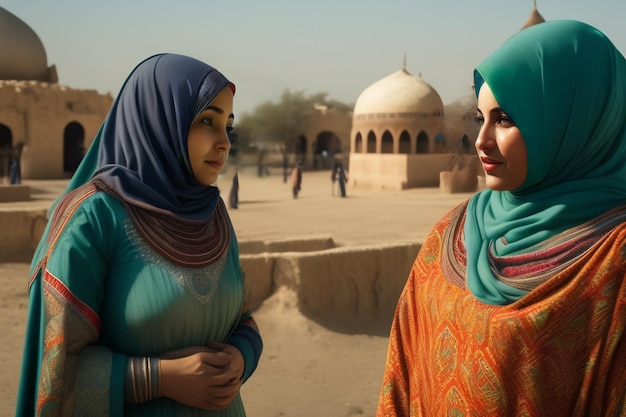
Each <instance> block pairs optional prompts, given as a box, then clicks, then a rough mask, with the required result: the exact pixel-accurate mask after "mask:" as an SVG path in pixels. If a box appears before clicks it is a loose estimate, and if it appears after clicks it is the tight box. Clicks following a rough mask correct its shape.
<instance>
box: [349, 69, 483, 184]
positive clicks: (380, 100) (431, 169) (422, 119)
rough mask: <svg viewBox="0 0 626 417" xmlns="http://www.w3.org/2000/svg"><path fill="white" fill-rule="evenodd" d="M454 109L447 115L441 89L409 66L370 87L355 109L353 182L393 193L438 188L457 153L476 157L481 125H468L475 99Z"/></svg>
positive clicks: (352, 153) (352, 147)
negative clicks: (474, 139)
mask: <svg viewBox="0 0 626 417" xmlns="http://www.w3.org/2000/svg"><path fill="white" fill-rule="evenodd" d="M468 91H469V87H468ZM461 103H462V104H461ZM455 107H459V108H458V109H457V110H456V111H453V112H451V113H452V114H451V115H450V116H447V115H446V112H445V107H444V104H443V101H442V100H441V97H440V96H439V94H438V93H437V91H436V90H435V89H434V88H433V87H432V86H431V85H430V84H428V83H427V82H426V81H424V80H423V79H422V78H421V77H419V76H415V75H413V74H411V73H409V72H408V71H407V70H406V67H403V68H402V69H401V70H399V71H396V72H394V73H392V74H390V75H388V76H386V77H384V78H382V79H381V80H378V81H376V82H375V83H373V84H372V85H370V86H369V87H367V88H366V89H365V90H363V92H362V93H361V94H360V95H359V97H358V99H357V101H356V104H355V106H354V114H353V121H352V130H351V134H350V177H349V183H350V184H351V185H352V186H357V187H362V186H365V187H374V188H391V189H406V188H414V187H436V186H438V185H439V173H440V172H441V171H445V170H449V169H452V167H453V165H454V161H455V160H456V159H457V158H458V156H459V155H464V154H465V155H469V154H473V153H474V151H473V147H472V146H471V145H470V139H469V138H472V137H475V135H476V133H477V131H478V126H477V125H476V124H475V123H464V121H465V122H467V121H468V119H469V118H468V117H466V114H467V113H468V112H470V111H471V110H472V109H475V107H476V104H475V99H468V100H464V101H460V102H459V103H458V104H455ZM452 126H454V128H451V127H452ZM459 129H460V131H459Z"/></svg>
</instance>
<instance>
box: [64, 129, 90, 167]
mask: <svg viewBox="0 0 626 417" xmlns="http://www.w3.org/2000/svg"><path fill="white" fill-rule="evenodd" d="M83 156H85V129H84V128H83V126H82V125H81V124H80V123H77V122H70V123H68V125H67V126H65V131H64V132H63V172H66V173H70V174H73V173H74V172H75V171H76V168H78V165H79V164H80V161H82V159H83Z"/></svg>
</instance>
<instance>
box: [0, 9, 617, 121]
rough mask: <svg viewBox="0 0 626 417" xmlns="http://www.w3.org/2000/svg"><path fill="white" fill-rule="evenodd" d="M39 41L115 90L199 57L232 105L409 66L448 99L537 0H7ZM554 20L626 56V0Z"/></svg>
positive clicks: (351, 90) (354, 84)
mask: <svg viewBox="0 0 626 417" xmlns="http://www.w3.org/2000/svg"><path fill="white" fill-rule="evenodd" d="M0 6H2V7H4V8H5V9H7V10H8V11H10V12H11V13H13V14H14V15H16V16H17V17H19V18H20V19H22V20H23V21H25V22H26V23H27V24H28V25H29V26H30V27H31V28H32V29H33V30H34V31H35V32H36V33H37V34H38V35H39V37H40V39H41V40H42V42H43V44H44V46H45V48H46V52H47V55H48V65H51V64H55V65H56V66H57V71H58V74H59V82H60V83H61V84H65V85H68V86H70V87H74V88H81V89H82V88H88V89H96V90H98V91H100V92H101V93H107V92H110V93H111V94H112V95H113V96H116V95H117V93H118V91H119V88H120V86H121V84H122V82H123V81H124V79H125V78H126V76H127V75H128V73H129V72H130V71H131V70H132V68H133V67H134V66H135V65H136V64H137V63H138V62H139V61H140V60H142V59H143V58H146V57H147V56H149V55H152V54H154V53H158V52H177V53H183V54H187V55H191V56H194V57H196V58H198V59H201V60H203V61H205V62H207V63H209V64H211V65H213V66H215V67H217V68H218V69H219V70H221V71H222V72H223V73H224V74H225V75H226V76H227V77H229V78H230V79H231V80H232V81H234V82H235V83H236V84H237V95H236V97H235V112H236V113H244V112H250V111H252V110H253V109H254V107H255V106H257V105H258V104H260V103H262V102H264V101H267V100H272V101H276V100H278V99H279V97H280V95H281V93H282V92H283V91H284V90H285V89H290V90H292V91H301V90H304V91H306V92H307V93H317V92H327V93H328V97H329V98H331V99H335V100H339V101H342V102H344V103H346V104H353V103H354V102H355V101H356V100H357V98H358V96H359V94H360V93H361V92H362V91H363V89H365V88H366V87H367V86H369V85H370V84H372V83H374V82H375V81H378V80H379V79H381V78H383V77H385V76H387V75H389V74H391V73H393V72H395V71H397V70H399V69H401V68H402V63H403V57H404V54H405V53H406V57H407V58H406V60H407V70H408V71H409V72H411V73H412V74H415V75H419V74H421V76H422V78H423V79H424V81H426V82H427V83H429V84H430V85H431V86H433V87H434V88H435V89H436V90H437V91H438V92H439V94H440V95H441V98H442V99H443V101H444V103H449V102H451V101H453V100H454V99H456V98H459V97H462V96H465V95H467V94H470V93H471V90H470V84H471V81H472V70H473V68H474V67H475V66H476V64H478V63H479V62H480V61H481V60H482V59H483V58H484V57H486V56H487V55H488V54H489V53H490V52H491V51H492V50H494V49H495V48H496V47H497V46H498V45H499V44H500V43H501V42H503V41H504V40H505V39H506V38H508V37H509V36H511V35H512V34H513V33H515V32H516V31H517V30H519V29H520V27H521V26H522V25H523V24H524V23H525V22H526V20H527V19H528V17H529V16H530V13H531V11H532V7H533V1H532V0H473V1H470V0H360V1H359V0H317V1H298V0H223V1H213V0H202V1H200V0H178V1H173V0H169V1H165V0H106V1H96V0H1V1H0ZM537 6H538V10H539V12H540V13H541V14H542V15H543V17H544V18H545V19H546V20H553V19H577V20H582V21H585V22H587V23H590V24H591V25H593V26H596V27H597V28H598V29H600V30H602V31H603V32H605V33H606V34H607V35H608V36H609V37H610V38H611V39H612V40H613V42H614V43H615V44H616V46H617V47H618V48H619V49H620V50H621V51H622V53H626V0H538V3H537Z"/></svg>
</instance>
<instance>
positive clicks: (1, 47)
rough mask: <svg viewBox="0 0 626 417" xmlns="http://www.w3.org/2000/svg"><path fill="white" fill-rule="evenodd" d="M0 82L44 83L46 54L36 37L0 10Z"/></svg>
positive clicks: (46, 69) (15, 17) (46, 67)
mask: <svg viewBox="0 0 626 417" xmlns="http://www.w3.org/2000/svg"><path fill="white" fill-rule="evenodd" d="M0 80H34V81H48V66H47V58H46V50H45V49H44V47H43V43H41V40H40V39H39V37H38V36H37V34H36V33H35V32H34V31H33V30H32V29H31V28H30V27H29V26H28V25H27V24H26V23H24V22H23V21H22V20H20V19H19V18H18V17H17V16H15V15H13V14H12V13H10V12H8V11H7V10H5V9H3V8H2V7H0Z"/></svg>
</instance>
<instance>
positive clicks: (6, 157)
mask: <svg viewBox="0 0 626 417" xmlns="http://www.w3.org/2000/svg"><path fill="white" fill-rule="evenodd" d="M12 152H13V133H12V132H11V129H9V128H8V127H7V126H5V125H3V124H1V123H0V183H1V182H2V179H3V178H4V177H8V176H9V168H10V167H11V154H12Z"/></svg>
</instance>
